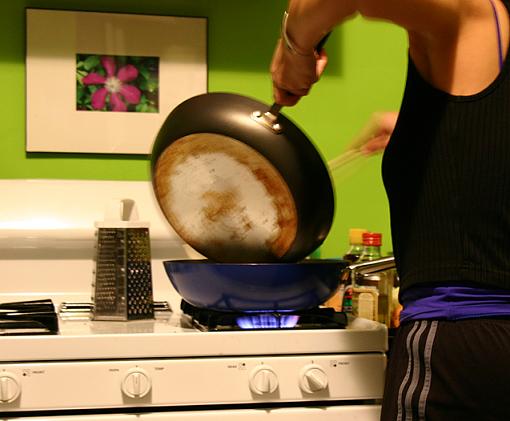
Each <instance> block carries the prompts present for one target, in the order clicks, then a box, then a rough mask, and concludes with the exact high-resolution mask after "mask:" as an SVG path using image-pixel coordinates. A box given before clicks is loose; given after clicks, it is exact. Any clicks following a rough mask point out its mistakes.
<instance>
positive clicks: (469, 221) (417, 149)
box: [382, 0, 510, 291]
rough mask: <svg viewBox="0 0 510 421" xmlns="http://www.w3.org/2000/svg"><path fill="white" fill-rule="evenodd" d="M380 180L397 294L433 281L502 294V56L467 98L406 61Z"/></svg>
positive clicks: (507, 165)
mask: <svg viewBox="0 0 510 421" xmlns="http://www.w3.org/2000/svg"><path fill="white" fill-rule="evenodd" d="M504 3H505V6H506V7H507V9H508V2H507V1H506V0H505V1H504ZM382 173H383V180H384V185H385V188H386V192H387V195H388V200H389V205H390V215H391V232H392V240H393V251H394V254H395V259H396V263H397V270H398V273H399V277H400V281H401V291H403V290H405V289H407V288H409V287H410V286H413V285H418V284H424V283H431V282H434V283H437V282H449V283H451V282H468V283H469V282H475V283H479V284H484V285H487V286H491V285H492V286H497V287H503V288H510V59H509V57H508V55H507V57H506V59H505V60H504V62H503V68H502V70H501V72H500V74H499V76H498V77H497V78H496V79H495V80H494V81H493V82H492V83H491V84H490V85H489V86H488V87H487V88H486V89H484V90H483V91H481V92H479V93H478V94H475V95H470V96H454V95H450V94H447V93H445V92H443V91H440V90H438V89H436V88H434V87H433V86H432V85H430V84H429V83H428V82H427V81H425V80H424V79H423V78H422V77H421V75H420V74H419V72H418V71H417V69H416V67H415V66H414V64H413V62H412V60H411V59H410V60H409V65H408V74H407V83H406V88H405V91H404V97H403V100H402V105H401V109H400V113H399V118H398V121H397V125H396V127H395V130H394V132H393V135H392V138H391V140H390V142H389V144H388V146H387V148H386V150H385V153H384V157H383V164H382Z"/></svg>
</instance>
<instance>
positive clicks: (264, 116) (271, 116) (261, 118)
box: [251, 32, 331, 134]
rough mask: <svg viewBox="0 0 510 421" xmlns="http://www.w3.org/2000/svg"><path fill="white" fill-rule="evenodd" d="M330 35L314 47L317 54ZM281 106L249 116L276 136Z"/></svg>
mask: <svg viewBox="0 0 510 421" xmlns="http://www.w3.org/2000/svg"><path fill="white" fill-rule="evenodd" d="M330 35H331V32H328V33H327V34H326V35H324V36H323V37H322V39H321V40H320V41H319V43H318V44H317V46H316V47H315V50H316V51H317V52H319V51H321V50H322V49H323V48H324V44H325V43H326V41H327V40H328V38H329V36H330ZM282 107H283V105H281V104H277V103H276V102H275V103H273V105H271V108H269V110H268V111H266V112H265V113H262V112H261V111H254V112H253V113H252V115H251V117H252V118H253V119H254V120H255V121H256V122H257V123H259V124H262V125H263V126H264V127H267V128H268V129H270V130H272V131H273V132H275V133H276V134H278V133H281V131H282V126H280V124H279V123H278V121H277V120H278V114H279V113H280V110H281V109H282Z"/></svg>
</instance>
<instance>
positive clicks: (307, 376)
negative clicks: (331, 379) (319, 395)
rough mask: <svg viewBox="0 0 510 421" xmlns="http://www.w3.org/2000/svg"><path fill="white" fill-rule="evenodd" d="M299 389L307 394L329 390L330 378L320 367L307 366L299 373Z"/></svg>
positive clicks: (314, 365)
mask: <svg viewBox="0 0 510 421" xmlns="http://www.w3.org/2000/svg"><path fill="white" fill-rule="evenodd" d="M299 387H300V388H301V390H302V391H303V392H306V393H316V392H320V391H322V390H326V389H327V388H328V376H327V374H326V372H325V371H324V369H323V368H322V367H321V366H320V365H317V364H309V365H306V366H304V367H303V369H302V370H301V372H300V373H299Z"/></svg>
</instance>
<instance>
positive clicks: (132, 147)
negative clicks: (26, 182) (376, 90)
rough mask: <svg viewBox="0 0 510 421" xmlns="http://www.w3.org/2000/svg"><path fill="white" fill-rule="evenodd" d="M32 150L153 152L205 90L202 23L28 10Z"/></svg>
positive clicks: (184, 19)
mask: <svg viewBox="0 0 510 421" xmlns="http://www.w3.org/2000/svg"><path fill="white" fill-rule="evenodd" d="M26 24H27V37H26V39H27V48H26V90H27V106H26V110H27V139H26V150H27V151H28V152H74V153H112V154H149V153H150V152H151V148H152V143H153V142H154V139H155V137H156V135H157V132H158V130H159V128H160V127H161V125H162V124H163V122H164V120H165V118H166V117H167V115H168V114H169V113H170V111H172V109H173V108H175V106H177V105H178V104H179V103H181V102H182V101H184V100H186V99H187V98H190V97H192V96H195V95H198V94H202V93H205V92H207V19H206V18H200V17H175V16H154V15H135V14H124V13H101V12H76V11H60V10H47V9H27V10H26Z"/></svg>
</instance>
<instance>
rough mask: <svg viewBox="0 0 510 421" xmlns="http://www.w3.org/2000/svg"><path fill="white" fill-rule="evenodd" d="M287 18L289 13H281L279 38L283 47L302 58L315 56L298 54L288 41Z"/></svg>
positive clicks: (311, 53)
mask: <svg viewBox="0 0 510 421" xmlns="http://www.w3.org/2000/svg"><path fill="white" fill-rule="evenodd" d="M288 18H289V13H288V12H287V11H285V12H283V18H282V27H281V34H282V35H281V36H282V39H283V43H284V44H285V47H287V49H288V50H289V51H290V52H291V53H292V54H295V55H297V56H302V57H310V56H312V55H314V54H315V52H310V53H309V54H304V53H301V52H299V51H298V50H297V49H296V47H295V46H294V44H293V43H292V41H291V40H290V38H289V36H288V34H287V19H288Z"/></svg>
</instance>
